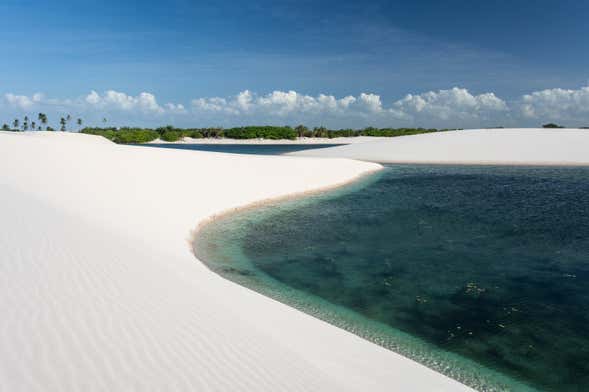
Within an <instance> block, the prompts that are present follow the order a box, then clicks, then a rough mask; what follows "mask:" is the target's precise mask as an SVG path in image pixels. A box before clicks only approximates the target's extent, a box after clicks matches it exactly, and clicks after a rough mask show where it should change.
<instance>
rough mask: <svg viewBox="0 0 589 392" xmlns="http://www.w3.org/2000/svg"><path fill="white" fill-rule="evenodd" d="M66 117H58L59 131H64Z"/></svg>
mask: <svg viewBox="0 0 589 392" xmlns="http://www.w3.org/2000/svg"><path fill="white" fill-rule="evenodd" d="M66 122H67V121H66V119H65V118H63V117H62V118H60V119H59V124H60V125H61V128H60V131H61V132H65V124H66Z"/></svg>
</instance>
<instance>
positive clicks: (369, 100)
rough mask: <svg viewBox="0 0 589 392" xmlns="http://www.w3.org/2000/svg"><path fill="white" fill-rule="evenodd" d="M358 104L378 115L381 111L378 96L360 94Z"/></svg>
mask: <svg viewBox="0 0 589 392" xmlns="http://www.w3.org/2000/svg"><path fill="white" fill-rule="evenodd" d="M359 102H360V103H361V104H362V105H364V106H365V107H366V108H367V109H368V111H370V112H374V113H378V112H381V111H382V102H381V101H380V96H379V95H376V94H366V93H362V94H360V98H359Z"/></svg>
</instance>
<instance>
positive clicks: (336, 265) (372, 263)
mask: <svg viewBox="0 0 589 392" xmlns="http://www.w3.org/2000/svg"><path fill="white" fill-rule="evenodd" d="M195 252H196V254H197V256H198V258H199V259H200V260H203V261H204V262H205V263H206V264H207V265H208V266H209V268H211V269H212V270H213V271H215V272H217V273H219V274H220V275H222V276H224V277H226V278H227V279H230V280H232V281H234V282H236V283H239V284H241V285H244V286H246V287H249V288H251V289H253V290H255V291H258V292H260V293H262V294H264V295H267V296H270V297H273V298H275V299H277V300H280V301H282V302H284V303H287V304H289V305H291V306H294V307H296V308H299V309H301V310H303V311H305V312H307V313H309V314H312V315H314V316H315V317H318V318H321V319H323V320H326V321H328V322H330V323H333V324H335V325H337V326H339V327H341V328H344V329H346V330H349V331H351V332H353V333H355V334H357V335H359V336H362V337H364V338H366V339H368V340H371V341H373V342H375V343H378V344H380V345H382V346H384V347H387V348H389V349H391V350H393V351H396V352H399V353H401V354H403V355H405V356H407V357H408V358H411V359H414V360H416V361H418V362H420V363H423V364H425V365H426V366H429V367H431V368H433V369H435V370H437V371H439V372H442V373H444V374H446V375H449V376H451V377H453V378H455V379H457V380H459V381H462V382H464V383H466V384H468V385H470V386H473V387H475V388H477V389H479V390H482V391H494V390H514V391H521V390H545V391H585V390H589V327H588V324H589V168H574V167H562V168H556V167H488V166H417V165H389V166H386V167H385V169H384V170H383V171H381V172H379V173H378V174H376V175H372V176H369V177H366V178H364V179H362V180H360V181H358V182H356V183H354V184H352V185H349V186H347V187H343V188H340V189H337V190H335V191H330V192H325V193H321V194H317V195H314V196H309V197H305V198H299V199H295V200H288V201H280V202H275V203H270V204H266V205H264V206H261V207H259V208H255V209H247V210H243V211H241V212H237V213H235V214H231V215H229V216H226V217H223V218H221V219H218V220H216V221H214V222H212V223H210V224H208V225H206V226H205V227H204V228H203V229H202V231H201V232H200V233H199V236H198V238H197V239H196V240H195ZM336 349H337V348H334V350H336Z"/></svg>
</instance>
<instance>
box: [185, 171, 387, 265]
mask: <svg viewBox="0 0 589 392" xmlns="http://www.w3.org/2000/svg"><path fill="white" fill-rule="evenodd" d="M379 166H380V167H378V168H374V169H373V170H367V171H365V172H363V173H360V174H359V175H356V176H354V177H352V178H350V179H349V180H345V181H342V182H339V183H337V184H332V185H326V186H324V187H320V188H317V189H311V190H307V191H302V192H294V193H291V194H288V195H283V196H278V197H270V198H267V199H262V200H258V201H254V202H251V203H248V204H245V205H243V206H237V207H231V208H228V209H226V210H223V211H220V212H217V213H213V214H211V215H209V216H208V217H205V218H204V219H201V220H199V221H198V223H197V225H196V227H195V228H194V229H192V230H191V231H190V236H189V239H188V241H189V244H190V251H191V252H192V254H193V255H194V256H195V257H196V259H197V261H199V262H201V263H203V264H204V265H206V263H204V262H203V261H202V260H199V259H198V257H197V256H196V254H195V253H194V244H195V240H196V237H198V234H199V232H200V231H201V230H202V228H203V227H205V226H207V225H209V224H212V223H214V222H215V221H217V220H220V219H226V218H228V217H230V216H231V215H234V214H239V213H243V212H246V211H249V210H254V209H257V208H260V207H264V206H267V205H269V204H275V203H280V202H286V201H293V200H298V199H304V198H306V197H309V196H316V195H319V194H321V193H325V192H330V191H335V190H337V189H340V188H343V187H346V186H351V185H352V184H354V183H356V182H358V181H361V180H362V179H365V178H367V177H369V176H372V175H375V174H376V173H378V172H379V171H381V170H383V168H384V167H383V166H382V165H380V164H379Z"/></svg>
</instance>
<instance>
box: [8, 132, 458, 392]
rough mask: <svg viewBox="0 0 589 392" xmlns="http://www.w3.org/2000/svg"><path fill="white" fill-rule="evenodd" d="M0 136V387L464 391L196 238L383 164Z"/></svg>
mask: <svg viewBox="0 0 589 392" xmlns="http://www.w3.org/2000/svg"><path fill="white" fill-rule="evenodd" d="M377 168H378V165H375V164H371V163H362V162H356V161H350V160H341V159H333V160H331V159H321V160H318V159H305V158H293V157H268V156H266V157H262V156H251V155H250V156H239V155H228V154H220V153H210V152H197V151H182V150H168V149H151V148H150V149H147V148H141V147H131V146H118V145H114V144H112V143H110V142H108V141H106V140H105V139H102V138H100V137H95V136H89V135H77V134H68V133H25V134H14V133H5V132H0V217H1V219H0V269H1V273H0V314H1V317H2V322H1V323H0V391H10V392H20V391H27V392H29V391H44V392H46V391H199V392H200V391H228V392H233V391H249V392H252V391H256V392H258V391H273V392H274V391H393V390H397V391H459V390H468V388H466V387H464V386H462V385H461V384H459V383H457V382H455V381H452V380H450V379H448V378H447V377H445V376H442V375H440V374H437V373H435V372H433V371H431V370H429V369H427V368H425V367H423V366H421V365H419V364H417V363H415V362H412V361H410V360H407V359H405V358H403V357H401V356H399V355H397V354H395V353H393V352H390V351H387V350H385V349H383V348H381V347H379V346H377V345H374V344H372V343H369V342H367V341H365V340H362V339H360V338H358V337H356V336H354V335H352V334H350V333H348V332H345V331H343V330H340V329H338V328H336V327H333V326H331V325H329V324H326V323H324V322H322V321H319V320H317V319H314V318H313V317H310V316H308V315H305V314H303V313H301V312H299V311H297V310H294V309H292V308H290V307H288V306H286V305H283V304H280V303H278V302H276V301H273V300H271V299H268V298H266V297H263V296H261V295H259V294H257V293H254V292H252V291H250V290H248V289H245V288H243V287H241V286H238V285H236V284H233V283H231V282H229V281H227V280H225V279H223V278H221V277H219V276H217V275H215V274H214V273H212V272H210V271H209V270H208V269H207V268H206V267H205V266H204V265H202V264H201V263H200V262H198V261H197V260H196V259H195V258H194V256H193V255H192V253H191V252H190V245H189V243H188V239H189V237H190V233H191V230H192V229H194V228H195V227H196V226H197V225H198V223H199V222H201V221H203V220H204V219H206V218H207V217H209V216H211V215H212V214H215V213H218V212H221V211H224V210H227V209H228V208H233V207H237V206H243V205H245V204H248V203H252V202H255V201H259V200H262V199H266V198H271V197H278V196H283V195H287V194H292V193H296V192H301V191H308V190H313V189H317V188H321V187H326V186H330V185H334V184H338V183H342V182H344V181H349V180H351V179H353V178H354V177H356V176H358V175H360V174H362V173H366V172H368V171H372V170H376V169H377Z"/></svg>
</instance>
